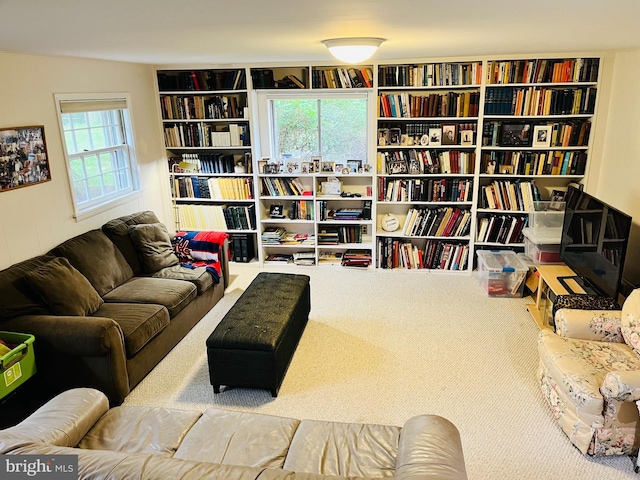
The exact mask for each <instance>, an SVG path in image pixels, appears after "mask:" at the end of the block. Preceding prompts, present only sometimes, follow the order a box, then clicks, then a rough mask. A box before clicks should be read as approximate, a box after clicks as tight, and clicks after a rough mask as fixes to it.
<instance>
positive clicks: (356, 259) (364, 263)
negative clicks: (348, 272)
mask: <svg viewBox="0 0 640 480" xmlns="http://www.w3.org/2000/svg"><path fill="white" fill-rule="evenodd" d="M369 265H371V252H367V251H362V250H347V251H346V252H345V254H344V255H343V256H342V266H343V267H361V268H367V267H368V266H369Z"/></svg>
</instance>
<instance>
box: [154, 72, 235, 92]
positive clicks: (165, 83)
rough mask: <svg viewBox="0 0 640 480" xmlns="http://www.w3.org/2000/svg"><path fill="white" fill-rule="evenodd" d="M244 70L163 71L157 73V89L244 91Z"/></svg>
mask: <svg viewBox="0 0 640 480" xmlns="http://www.w3.org/2000/svg"><path fill="white" fill-rule="evenodd" d="M246 88H247V85H246V79H245V73H244V68H238V69H231V70H190V71H176V72H169V71H163V72H159V73H158V89H159V90H160V91H161V92H170V91H181V90H184V91H188V90H192V91H214V90H243V89H246Z"/></svg>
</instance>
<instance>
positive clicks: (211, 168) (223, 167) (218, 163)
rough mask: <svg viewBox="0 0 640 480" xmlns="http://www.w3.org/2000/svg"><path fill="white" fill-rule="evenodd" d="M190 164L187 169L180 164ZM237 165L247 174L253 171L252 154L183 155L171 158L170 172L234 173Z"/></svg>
mask: <svg viewBox="0 0 640 480" xmlns="http://www.w3.org/2000/svg"><path fill="white" fill-rule="evenodd" d="M182 162H186V163H188V164H189V167H188V168H187V169H183V168H180V164H181V163H182ZM236 165H242V167H243V168H244V171H245V173H248V174H250V173H251V170H252V168H251V167H252V165H251V153H249V152H246V153H244V154H236V155H234V154H231V153H183V154H182V155H181V156H180V157H171V158H169V171H170V172H173V173H188V172H198V173H234V172H235V167H236Z"/></svg>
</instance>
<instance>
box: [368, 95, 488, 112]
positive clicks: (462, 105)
mask: <svg viewBox="0 0 640 480" xmlns="http://www.w3.org/2000/svg"><path fill="white" fill-rule="evenodd" d="M479 105H480V92H477V91H472V92H446V93H431V94H428V95H412V94H410V93H407V92H401V93H381V94H380V95H379V96H378V113H379V116H380V117H391V118H419V117H476V116H478V109H479Z"/></svg>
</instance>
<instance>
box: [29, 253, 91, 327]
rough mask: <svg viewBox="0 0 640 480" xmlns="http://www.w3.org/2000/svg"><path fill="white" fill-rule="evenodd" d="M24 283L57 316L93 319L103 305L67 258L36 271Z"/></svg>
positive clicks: (57, 259)
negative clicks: (90, 317)
mask: <svg viewBox="0 0 640 480" xmlns="http://www.w3.org/2000/svg"><path fill="white" fill-rule="evenodd" d="M25 280H26V281H27V283H28V284H29V285H30V286H31V288H33V290H34V291H35V292H36V293H37V294H38V295H39V296H40V297H41V298H42V299H43V300H44V302H45V303H46V304H47V305H49V308H51V311H52V312H53V313H55V314H56V315H78V316H84V315H91V314H92V313H93V312H95V311H96V310H98V308H100V305H102V303H103V301H102V298H100V295H98V292H96V289H95V288H93V286H92V285H91V284H90V283H89V280H87V278H86V277H85V276H84V275H82V274H81V273H80V272H79V271H78V270H76V269H75V268H73V267H72V266H71V264H70V263H69V260H67V259H66V258H64V257H59V258H54V259H53V260H50V261H49V262H47V263H45V264H44V265H40V266H39V267H37V268H35V269H33V270H32V271H30V272H28V273H27V274H26V275H25Z"/></svg>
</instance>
